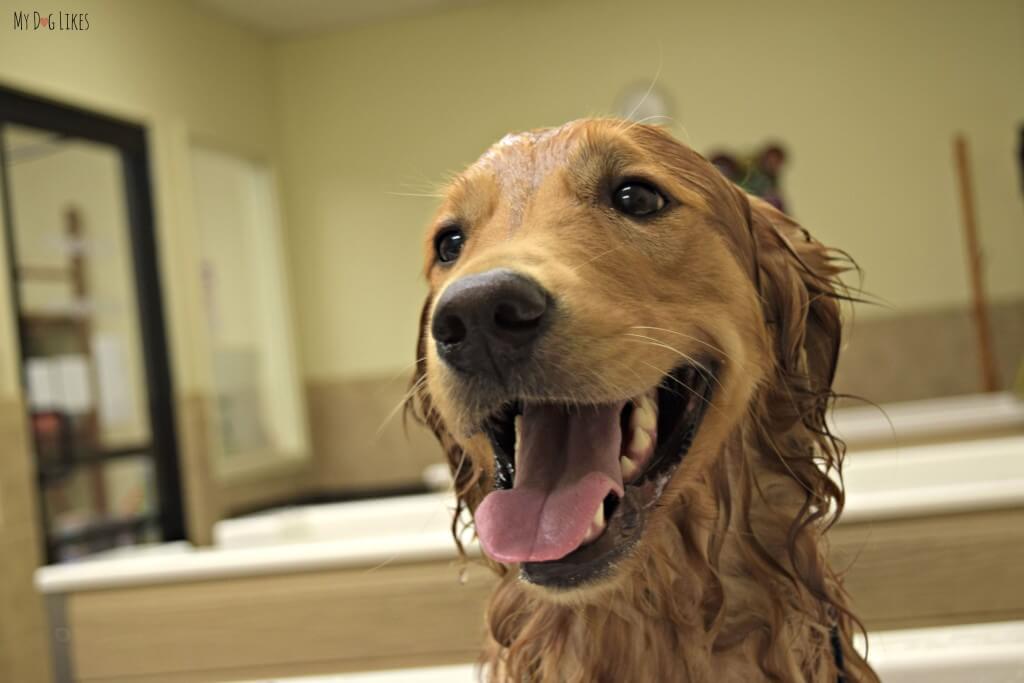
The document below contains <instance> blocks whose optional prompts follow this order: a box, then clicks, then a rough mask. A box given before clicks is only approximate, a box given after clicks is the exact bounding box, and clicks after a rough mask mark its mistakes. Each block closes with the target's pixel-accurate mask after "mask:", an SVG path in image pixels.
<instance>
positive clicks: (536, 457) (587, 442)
mask: <svg viewBox="0 0 1024 683" xmlns="http://www.w3.org/2000/svg"><path fill="white" fill-rule="evenodd" d="M714 377H715V373H714V368H713V367H711V366H698V365H686V366H683V367H680V368H677V369H676V370H674V371H672V372H671V373H669V374H668V375H666V376H665V377H664V378H663V380H662V382H661V383H660V384H659V385H658V386H656V387H653V388H652V389H650V390H649V391H647V392H646V393H644V394H642V395H640V396H636V397H634V398H632V399H629V400H626V401H619V402H615V403H608V404H602V405H594V406H577V405H570V404H564V403H542V402H528V401H516V402H514V403H513V404H511V405H509V406H508V407H506V408H505V409H504V410H503V411H501V412H500V413H499V414H497V415H495V416H494V417H492V418H491V419H490V420H489V421H488V424H487V427H486V431H487V434H488V436H489V437H490V440H491V444H492V445H493V448H494V457H495V472H496V490H495V491H493V492H492V493H491V494H489V495H488V496H487V497H486V498H485V499H484V500H483V502H482V503H481V504H480V506H479V507H478V508H477V510H476V514H475V520H476V528H477V534H478V536H479V538H480V542H481V544H482V545H483V548H484V550H485V551H486V552H487V554H488V555H489V556H490V557H492V558H493V559H495V560H498V561H500V562H504V563H509V564H511V563H520V564H521V572H522V576H523V578H525V579H526V580H527V581H530V582H532V583H536V584H541V585H544V586H550V587H555V588H571V587H575V586H579V585H581V584H584V583H587V582H589V581H592V580H595V579H599V578H600V577H602V576H603V575H605V574H607V573H608V571H609V569H610V568H611V567H612V566H613V565H614V563H615V562H616V560H618V559H619V558H621V557H622V556H623V555H624V554H625V553H626V552H628V551H629V549H630V548H632V547H633V545H634V544H635V543H636V541H637V540H638V539H639V538H640V535H641V533H642V531H643V526H644V522H645V520H646V515H647V513H648V511H649V510H650V509H651V508H652V507H654V504H655V503H656V502H657V501H658V498H659V497H660V496H661V494H662V491H663V490H664V488H665V485H666V484H667V483H668V481H669V480H670V479H671V477H672V474H673V473H674V472H675V470H676V468H677V467H678V466H679V464H680V462H681V461H682V459H683V457H684V456H685V455H686V453H687V451H688V450H689V448H690V445H691V444H692V443H693V440H694V438H695V436H696V434H697V429H698V428H699V426H700V423H701V420H702V418H703V416H704V413H705V411H706V409H707V407H708V405H710V401H711V394H712V389H713V383H714V381H715V379H714Z"/></svg>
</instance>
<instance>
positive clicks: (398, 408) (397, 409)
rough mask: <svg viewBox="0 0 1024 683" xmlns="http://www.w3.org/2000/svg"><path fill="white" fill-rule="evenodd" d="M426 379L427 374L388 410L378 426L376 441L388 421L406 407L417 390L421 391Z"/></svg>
mask: <svg viewBox="0 0 1024 683" xmlns="http://www.w3.org/2000/svg"><path fill="white" fill-rule="evenodd" d="M426 381H427V376H426V375H423V376H422V377H420V378H419V379H418V380H416V382H415V383H414V384H413V385H412V386H411V387H409V390H408V391H406V392H405V395H404V396H403V397H402V398H401V399H400V400H399V401H398V403H397V404H396V405H395V407H394V408H392V409H391V410H390V411H389V412H388V414H387V416H386V417H385V418H384V420H383V421H382V422H381V423H380V425H378V426H377V430H376V432H375V434H374V440H375V441H376V440H377V439H380V437H381V436H382V435H383V434H384V429H385V428H386V427H387V426H388V423H389V422H391V420H393V419H395V416H396V415H398V413H399V412H401V410H402V409H403V408H404V407H405V404H406V403H407V402H408V401H409V399H410V398H412V397H413V396H415V395H416V392H417V391H419V389H420V388H421V387H422V386H423V385H424V384H425V383H426Z"/></svg>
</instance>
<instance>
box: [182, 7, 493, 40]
mask: <svg viewBox="0 0 1024 683" xmlns="http://www.w3.org/2000/svg"><path fill="white" fill-rule="evenodd" d="M486 1H487V0H193V2H195V4H196V5H198V6H200V7H203V8H206V9H209V10H212V11H213V12H215V13H217V14H219V15H220V16H222V17H225V18H228V19H232V20H234V21H237V22H239V23H241V24H243V25H245V26H248V27H250V28H253V29H256V30H258V31H260V32H261V33H264V34H266V35H270V36H292V35H299V34H303V33H314V32H318V31H328V30H331V29H336V28H341V27H347V26H354V25H357V24H366V23H370V22H375V21H382V20H386V19H394V18H398V17H406V16H411V15H416V14H430V13H434V12H439V11H444V10H446V9H451V8H453V7H463V6H466V5H478V4H482V3H483V2H486Z"/></svg>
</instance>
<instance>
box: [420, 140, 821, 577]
mask: <svg viewBox="0 0 1024 683" xmlns="http://www.w3.org/2000/svg"><path fill="white" fill-rule="evenodd" d="M838 272H839V271H838V269H837V268H836V267H834V265H833V264H832V261H831V259H830V257H829V254H828V252H827V250H826V249H825V248H824V247H822V246H821V245H820V244H819V243H817V242H815V241H814V240H812V239H811V238H810V236H809V235H807V233H806V232H804V231H803V230H802V229H801V228H799V227H798V226H797V225H795V224H794V223H792V222H791V221H790V220H788V219H787V218H786V217H785V216H783V215H782V214H781V213H779V212H777V211H775V210H774V209H772V208H771V207H769V206H768V205H766V204H764V203H762V202H760V201H758V200H755V199H752V198H749V197H748V196H747V195H745V194H744V193H743V192H742V191H740V190H738V189H737V188H736V187H735V186H733V185H732V184H731V183H729V182H728V181H727V180H726V179H725V178H723V177H722V175H721V174H720V173H719V172H718V171H716V170H715V169H714V167H713V166H711V164H709V163H708V162H707V161H706V160H705V159H704V158H703V157H701V156H700V155H699V154H697V153H696V152H694V151H693V150H692V149H690V148H688V147H687V146H685V145H683V144H681V143H679V142H678V141H676V140H675V139H673V138H672V137H671V136H670V135H668V134H667V133H666V132H665V131H664V130H662V129H660V128H657V127H652V126H645V125H634V124H628V123H625V122H622V121H612V120H584V121H577V122H573V123H569V124H567V125H565V126H562V127H560V128H557V129H550V130H541V131H535V132H529V133H523V134H519V135H511V136H507V137H506V138H504V139H502V140H501V141H500V142H498V143H497V144H496V145H494V146H493V147H492V148H491V149H490V150H488V151H487V152H486V153H485V154H484V155H483V156H482V157H481V158H480V159H479V160H478V161H477V162H476V163H475V164H473V165H472V166H471V167H470V168H469V169H467V170H466V171H465V172H464V173H462V174H461V175H460V176H459V177H458V178H457V179H456V180H455V181H454V182H453V183H451V185H450V187H449V188H448V190H447V192H446V194H445V198H444V201H443V205H442V207H441V209H440V211H439V212H438V214H437V217H436V220H435V221H434V224H433V225H432V226H431V228H430V230H429V233H428V239H427V265H426V273H427V278H428V280H429V285H430V294H429V296H428V298H427V302H426V304H425V306H424V309H423V316H422V324H421V328H420V340H419V348H418V362H417V377H416V380H415V382H416V384H415V387H414V389H415V392H414V393H415V397H416V398H415V400H416V401H417V402H418V407H419V409H420V410H421V411H422V415H423V416H424V418H425V419H426V420H427V422H428V424H430V426H431V427H432V428H433V429H434V431H435V433H436V434H437V435H438V437H439V438H440V440H441V441H442V444H443V445H444V446H445V448H446V450H447V452H448V457H449V459H450V461H451V464H452V467H453V470H454V473H455V476H456V484H457V489H458V495H459V497H460V503H462V504H463V505H465V506H466V507H468V508H469V509H470V510H471V511H472V513H473V518H474V523H475V526H476V531H477V534H478V536H479V539H480V541H481V544H482V546H483V549H484V551H485V552H486V554H487V555H488V556H489V557H491V558H492V559H494V560H496V561H498V562H500V563H503V564H505V565H518V566H519V568H520V570H521V575H522V577H523V578H524V579H525V580H527V581H529V582H531V583H534V584H537V585H540V586H544V587H547V588H549V589H552V590H554V591H556V592H557V591H564V590H571V589H575V588H578V587H582V586H599V585H601V584H602V583H604V582H606V581H607V580H608V579H609V578H612V577H614V576H616V575H617V574H618V573H620V572H624V571H628V570H627V569H626V567H627V565H628V559H629V558H630V557H631V556H634V555H636V554H637V552H636V551H637V549H638V548H642V546H643V543H644V539H645V530H646V529H649V528H651V527H652V526H653V525H655V524H657V523H659V517H665V518H667V517H668V516H669V515H671V514H672V512H671V507H672V503H673V501H678V500H679V499H680V497H681V496H685V493H686V489H687V486H691V487H692V486H695V485H697V484H696V482H701V481H704V482H706V481H707V480H708V471H709V469H710V468H713V467H715V463H716V461H717V460H720V459H721V458H722V457H724V456H723V455H722V454H723V448H724V446H725V444H726V443H727V442H728V441H729V439H730V438H732V437H733V436H734V435H735V434H737V433H739V432H750V434H751V438H757V437H756V435H757V434H758V433H760V434H761V435H762V436H764V435H765V434H767V435H769V436H767V437H766V438H768V439H769V440H771V439H772V438H778V439H785V438H787V437H786V434H787V432H789V431H790V430H791V429H792V428H794V426H796V427H799V426H801V425H804V426H807V427H809V428H810V429H812V430H813V429H815V428H816V427H817V426H823V424H822V425H819V422H821V421H822V420H823V415H824V406H823V405H822V404H821V401H820V400H819V397H820V396H821V395H822V394H823V392H827V391H828V390H829V387H830V384H831V380H832V372H833V369H834V363H835V355H836V353H837V349H838V343H839V323H838V309H837V306H836V302H835V299H834V297H833V294H834V290H833V286H834V278H835V276H836V274H837V273H838ZM772 402H776V403H780V404H785V405H779V406H778V407H777V409H775V407H773V408H772V410H771V411H768V412H770V417H769V416H767V415H766V414H765V413H766V410H765V408H766V406H767V405H769V404H771V403H772ZM766 421H770V422H771V424H768V425H766V424H765V423H766ZM752 422H754V423H756V425H754V426H751V423H752ZM790 469H792V467H790ZM794 476H798V475H797V474H794ZM818 485H819V484H818V483H817V482H815V483H814V486H815V487H818Z"/></svg>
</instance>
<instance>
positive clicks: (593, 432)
mask: <svg viewBox="0 0 1024 683" xmlns="http://www.w3.org/2000/svg"><path fill="white" fill-rule="evenodd" d="M624 405H625V402H622V403H616V404H612V405H604V406H597V407H588V408H572V409H569V408H564V407H559V406H544V405H541V406H528V407H527V408H526V409H525V410H524V411H523V416H522V425H521V426H520V433H519V442H520V443H519V444H518V445H517V448H516V477H515V485H514V486H513V487H512V488H511V489H508V490H504V491H494V492H492V493H491V494H490V495H488V496H487V497H486V498H484V500H483V502H482V503H480V506H479V507H478V508H477V510H476V514H475V515H474V518H475V520H476V530H477V535H478V536H479V538H480V543H481V544H482V545H483V548H484V550H485V551H486V552H487V554H488V555H489V556H491V557H492V558H493V559H495V560H498V561H499V562H543V561H546V560H557V559H559V558H562V557H565V556H566V555H568V554H569V553H571V552H572V551H573V550H575V549H576V548H577V547H579V545H580V544H581V543H582V542H583V538H584V536H586V534H587V529H588V528H589V527H590V522H591V520H592V519H593V518H594V514H595V513H596V512H597V508H598V506H600V505H601V504H602V502H603V501H604V499H605V496H607V495H608V493H609V492H610V491H614V492H615V493H616V494H617V495H619V496H622V493H623V488H622V470H621V468H620V466H619V454H620V451H621V447H622V430H621V427H620V426H619V415H620V414H621V413H622V408H623V406H624Z"/></svg>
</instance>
